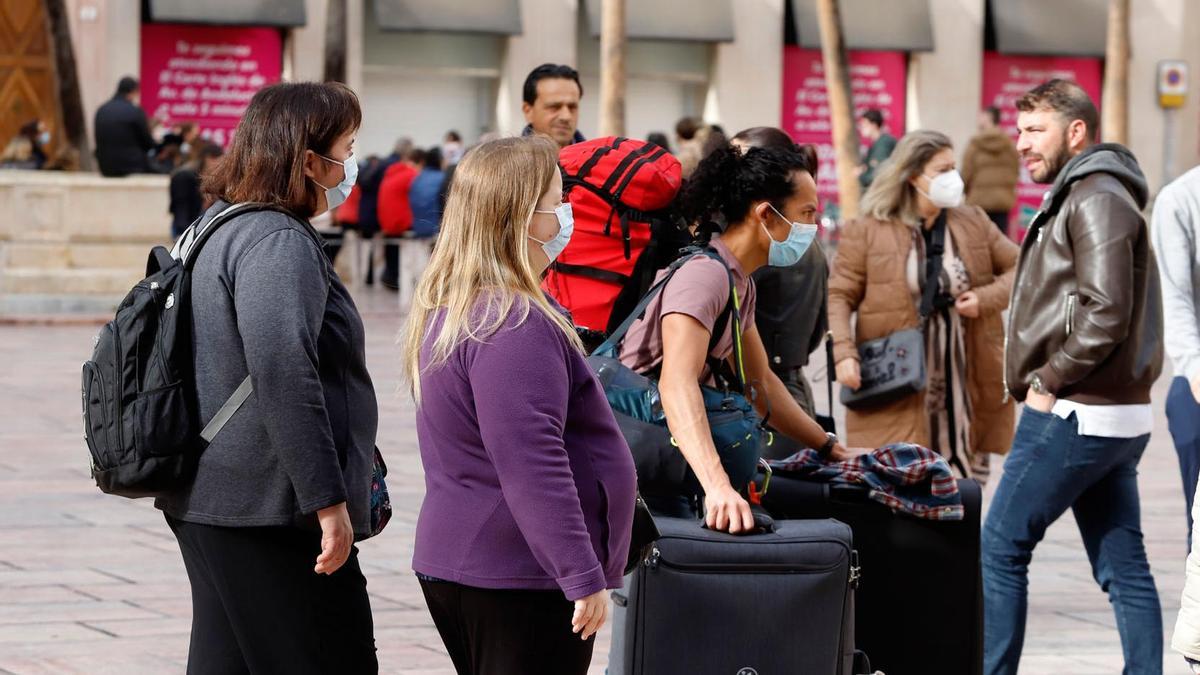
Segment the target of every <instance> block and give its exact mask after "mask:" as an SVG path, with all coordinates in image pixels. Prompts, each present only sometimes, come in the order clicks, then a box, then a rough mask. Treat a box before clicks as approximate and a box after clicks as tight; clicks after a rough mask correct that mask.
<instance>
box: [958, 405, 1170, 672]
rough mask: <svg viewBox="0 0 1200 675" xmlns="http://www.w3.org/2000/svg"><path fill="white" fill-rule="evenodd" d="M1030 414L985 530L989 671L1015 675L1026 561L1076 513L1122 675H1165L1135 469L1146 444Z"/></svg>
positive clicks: (986, 659)
mask: <svg viewBox="0 0 1200 675" xmlns="http://www.w3.org/2000/svg"><path fill="white" fill-rule="evenodd" d="M1078 430H1079V425H1078V423H1077V422H1076V420H1075V415H1074V413H1072V415H1071V417H1070V418H1068V419H1065V420H1064V419H1062V418H1060V417H1057V416H1055V415H1053V414H1051V413H1043V412H1038V411H1036V410H1033V409H1030V408H1025V411H1024V412H1023V413H1022V415H1021V423H1020V425H1019V426H1018V427H1017V435H1016V438H1015V439H1014V440H1013V447H1012V452H1011V453H1009V455H1008V459H1007V460H1006V461H1005V463H1004V476H1003V477H1002V478H1001V480H1000V485H999V487H998V488H997V490H996V497H995V499H993V500H992V505H991V508H990V510H989V511H988V515H987V522H986V523H985V524H984V528H983V533H982V541H981V547H982V557H983V560H982V562H983V600H984V673H987V674H988V675H1015V673H1016V672H1017V664H1018V663H1019V661H1020V660H1021V648H1022V646H1023V645H1024V642H1025V615H1026V612H1027V609H1028V599H1027V595H1028V587H1029V579H1028V575H1029V561H1030V559H1031V558H1032V557H1033V549H1034V547H1035V546H1037V544H1038V542H1039V541H1041V540H1042V537H1043V536H1044V535H1045V533H1046V528H1047V527H1049V526H1050V525H1051V524H1052V523H1053V522H1054V521H1056V520H1058V518H1059V516H1061V515H1062V514H1063V513H1065V512H1066V511H1067V509H1068V508H1070V509H1071V510H1072V511H1073V512H1074V513H1075V522H1076V523H1077V524H1078V525H1079V533H1080V534H1081V535H1083V544H1084V547H1085V548H1087V554H1088V559H1089V560H1090V561H1091V563H1092V576H1093V577H1095V579H1096V582H1097V583H1099V584H1100V588H1101V589H1102V590H1103V591H1104V592H1105V593H1107V594H1108V598H1109V601H1110V602H1111V603H1112V606H1113V612H1114V613H1115V614H1116V618H1117V630H1118V631H1119V632H1120V634H1121V647H1122V649H1123V651H1124V654H1125V670H1124V671H1123V672H1124V673H1125V675H1143V674H1146V673H1153V674H1154V675H1161V673H1162V662H1163V651H1162V650H1163V647H1162V645H1163V630H1162V610H1161V608H1160V607H1159V602H1158V591H1157V589H1156V588H1155V587H1154V577H1152V576H1151V575H1150V564H1149V563H1148V562H1147V561H1146V549H1145V547H1144V546H1143V544H1142V525H1141V506H1140V503H1139V501H1138V486H1137V465H1138V461H1139V460H1141V458H1142V453H1143V452H1144V451H1145V449H1146V443H1147V442H1148V441H1149V440H1150V437H1149V436H1148V435H1146V436H1139V437H1137V438H1100V437H1097V436H1081V435H1079V431H1078Z"/></svg>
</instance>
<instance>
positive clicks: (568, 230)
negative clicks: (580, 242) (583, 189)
mask: <svg viewBox="0 0 1200 675" xmlns="http://www.w3.org/2000/svg"><path fill="white" fill-rule="evenodd" d="M534 213H553V214H554V215H555V216H557V217H558V234H556V235H554V237H552V238H551V239H550V241H542V240H541V239H538V238H537V237H535V236H533V235H532V234H531V235H528V236H529V238H530V239H532V240H534V241H536V242H537V243H539V244H541V245H542V252H543V253H545V254H546V257H547V258H548V259H549V260H550V262H551V263H553V262H554V260H555V258H557V257H558V256H559V255H561V254H562V252H563V250H565V249H566V248H567V244H568V243H570V241H571V234H572V233H573V232H575V213H574V211H572V209H571V202H563V203H562V204H559V205H558V208H556V209H554V210H553V211H544V210H541V209H538V210H535V211H534Z"/></svg>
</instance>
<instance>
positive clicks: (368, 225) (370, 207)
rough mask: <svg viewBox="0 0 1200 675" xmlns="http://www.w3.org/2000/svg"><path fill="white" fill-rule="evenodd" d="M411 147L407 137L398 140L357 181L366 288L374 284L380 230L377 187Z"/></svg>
mask: <svg viewBox="0 0 1200 675" xmlns="http://www.w3.org/2000/svg"><path fill="white" fill-rule="evenodd" d="M412 147H413V142H412V139H411V138H408V137H407V136H405V137H402V138H400V139H399V140H397V141H396V145H395V146H394V147H393V149H392V154H390V155H388V156H387V157H385V158H383V160H382V161H379V162H376V163H375V165H374V166H368V167H367V169H366V170H365V171H363V173H362V176H360V177H359V179H358V186H359V189H360V190H361V191H362V197H361V198H360V199H361V200H360V201H359V203H358V233H359V236H361V237H362V238H363V240H364V241H366V242H367V250H368V251H369V253H368V255H367V277H366V279H365V282H366V284H367V285H368V286H370V285H371V284H373V283H375V241H374V240H375V237H376V235H378V234H379V230H380V227H379V186H380V185H381V184H382V183H383V176H384V174H386V173H387V170H388V168H389V167H391V166H392V165H393V164H395V163H396V162H399V161H400V159H401V158H402V157H404V156H405V155H407V154H408V152H409V151H410V150H412ZM385 254H386V253H385ZM398 274H399V272H396V274H393V275H392V276H391V279H392V280H394V279H395V277H396V276H397V275H398ZM385 276H386V275H385ZM392 285H393V286H394V285H395V284H394V283H393V284H392Z"/></svg>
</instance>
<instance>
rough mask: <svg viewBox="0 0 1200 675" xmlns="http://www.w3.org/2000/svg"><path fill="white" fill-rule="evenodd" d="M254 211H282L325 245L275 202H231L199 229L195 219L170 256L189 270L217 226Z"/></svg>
mask: <svg viewBox="0 0 1200 675" xmlns="http://www.w3.org/2000/svg"><path fill="white" fill-rule="evenodd" d="M256 211H277V212H279V213H282V214H284V215H285V216H287V217H289V218H291V219H293V220H295V221H297V222H299V223H300V224H301V225H302V226H303V229H304V231H305V232H306V233H307V234H308V235H309V236H310V237H312V238H313V241H314V242H315V243H316V244H317V246H318V247H322V246H324V245H325V242H324V241H322V240H321V238H320V234H319V233H317V231H316V230H314V229H313V227H312V226H311V225H309V224H308V223H307V222H305V221H303V220H301V219H300V218H298V217H297V216H296V215H295V214H293V213H292V212H290V211H288V210H287V209H284V208H282V207H280V206H276V205H275V204H265V203H262V202H243V203H240V204H231V205H229V206H227V207H225V209H223V210H222V211H221V212H220V213H218V214H217V215H215V216H213V217H212V218H210V219H209V221H208V222H207V223H205V224H204V225H203V226H202V227H199V229H197V226H198V225H199V222H200V221H199V220H197V221H196V222H195V223H193V224H192V226H191V227H189V228H188V229H187V231H186V232H184V233H183V236H181V237H180V238H179V241H178V242H176V243H175V248H174V250H172V251H171V255H172V257H174V258H176V259H178V260H179V261H180V262H181V263H183V266H184V268H186V269H189V270H190V269H191V268H192V267H193V266H194V265H195V264H196V258H197V257H198V256H199V255H200V249H202V248H203V247H204V244H206V243H207V242H208V240H209V239H210V238H212V236H213V234H214V233H215V232H216V231H217V229H218V228H220V227H221V226H222V225H224V224H225V223H227V222H229V221H231V220H233V219H234V218H236V217H238V216H241V215H244V214H247V213H253V212H256Z"/></svg>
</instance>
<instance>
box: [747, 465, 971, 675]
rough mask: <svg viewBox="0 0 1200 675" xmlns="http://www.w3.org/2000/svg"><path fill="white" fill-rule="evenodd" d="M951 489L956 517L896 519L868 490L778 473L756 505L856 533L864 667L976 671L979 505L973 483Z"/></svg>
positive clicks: (897, 672) (891, 673)
mask: <svg viewBox="0 0 1200 675" xmlns="http://www.w3.org/2000/svg"><path fill="white" fill-rule="evenodd" d="M958 489H959V492H960V493H961V495H962V501H963V510H964V512H965V514H964V516H963V520H961V521H932V520H922V519H919V518H915V517H913V516H909V515H905V514H902V513H893V512H892V511H891V510H890V509H888V508H887V507H886V506H884V505H882V504H879V503H877V502H874V501H870V500H868V498H867V492H866V489H865V488H859V487H855V486H831V485H829V484H828V483H818V482H814V481H809V480H803V479H798V478H793V477H788V476H786V475H784V474H781V473H778V472H777V473H775V475H774V476H773V477H772V479H771V483H770V486H769V489H768V491H767V494H766V495H764V496H763V499H762V505H763V507H764V508H766V509H767V511H768V512H770V514H771V515H772V516H774V517H775V518H776V519H784V518H837V519H838V520H840V521H842V522H844V523H846V524H848V525H849V526H850V528H851V529H852V530H853V532H854V543H855V548H856V549H857V550H858V555H859V560H860V564H861V565H862V582H861V585H860V588H859V590H858V591H857V593H856V596H855V600H856V604H855V607H856V617H857V618H856V622H855V639H856V641H857V644H858V647H859V648H861V649H863V650H865V651H866V653H867V654H869V655H870V657H871V665H872V666H874V667H875V668H878V669H879V670H881V671H883V672H885V673H887V675H978V673H981V672H982V671H983V584H982V580H981V577H980V568H979V523H980V511H981V509H982V501H983V500H982V494H981V490H980V488H979V484H978V483H976V482H975V481H973V480H960V481H958ZM777 522H786V521H780V520H777ZM802 522H804V521H802Z"/></svg>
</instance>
